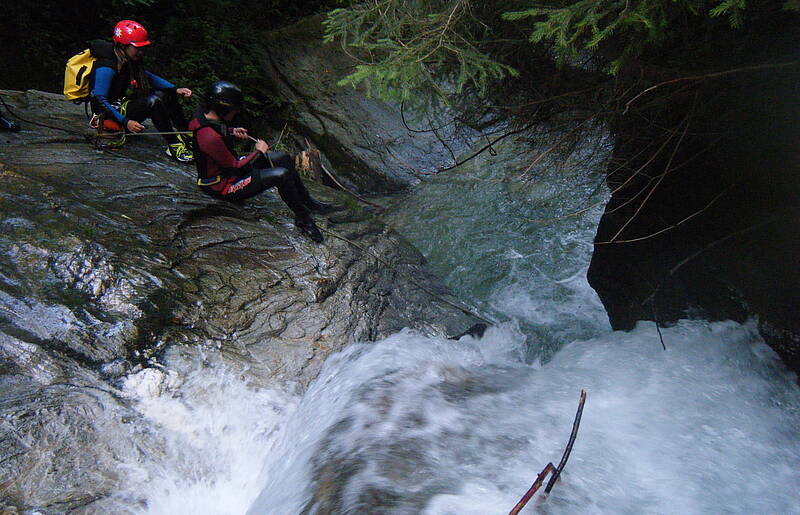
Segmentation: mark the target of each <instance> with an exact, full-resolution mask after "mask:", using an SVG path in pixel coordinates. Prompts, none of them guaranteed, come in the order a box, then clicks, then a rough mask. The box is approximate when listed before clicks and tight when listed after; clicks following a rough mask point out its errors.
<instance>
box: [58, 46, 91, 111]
mask: <svg viewBox="0 0 800 515" xmlns="http://www.w3.org/2000/svg"><path fill="white" fill-rule="evenodd" d="M94 62H95V58H94V57H92V53H91V52H89V49H88V48H87V49H86V50H84V51H83V52H80V53H77V54H75V55H73V56H72V57H70V58H69V61H67V67H66V69H65V70H64V96H65V97H67V100H82V99H84V98H86V97H88V96H89V75H90V74H91V73H92V66H93V65H94Z"/></svg>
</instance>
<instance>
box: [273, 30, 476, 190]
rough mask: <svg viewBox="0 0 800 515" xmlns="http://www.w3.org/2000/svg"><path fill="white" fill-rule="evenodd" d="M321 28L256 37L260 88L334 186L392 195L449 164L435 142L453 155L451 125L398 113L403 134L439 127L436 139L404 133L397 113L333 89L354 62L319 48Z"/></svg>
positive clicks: (331, 48)
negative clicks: (336, 181) (327, 165)
mask: <svg viewBox="0 0 800 515" xmlns="http://www.w3.org/2000/svg"><path fill="white" fill-rule="evenodd" d="M322 21H323V17H322V16H316V17H311V18H307V19H305V20H302V21H301V22H299V23H297V24H296V25H293V26H290V27H286V28H283V29H280V30H276V31H273V32H270V33H267V34H265V35H264V55H263V57H262V69H263V71H264V78H265V80H266V84H265V87H267V88H268V89H270V90H271V91H272V92H273V99H274V101H275V102H276V104H278V106H279V108H280V110H281V115H282V116H281V117H280V118H281V120H291V124H292V125H293V126H294V127H296V128H297V129H298V130H299V132H301V133H302V134H305V135H308V136H309V137H310V138H311V140H312V141H313V142H314V143H315V144H316V145H317V146H319V148H320V149H321V150H322V151H323V152H324V153H325V154H326V156H327V158H328V159H329V160H330V162H331V163H332V164H333V166H334V167H336V169H337V172H338V174H339V177H340V179H341V180H342V181H343V182H345V183H347V184H348V185H349V186H351V187H354V188H356V189H359V190H362V191H367V192H391V191H398V190H401V189H404V188H406V187H407V186H408V185H410V184H415V183H416V182H418V181H419V177H420V173H421V172H425V171H431V168H432V167H440V166H441V167H444V166H449V165H451V164H453V155H452V154H451V153H450V151H448V149H447V147H446V146H445V145H443V144H442V140H441V139H440V138H442V137H444V138H445V139H446V140H447V141H448V145H449V146H450V150H452V152H454V153H455V154H456V155H457V154H459V153H461V152H462V151H463V150H465V149H466V148H467V145H466V143H465V141H466V140H465V139H464V138H457V137H455V135H454V134H452V133H451V132H452V129H453V124H452V123H449V122H452V120H447V122H442V121H441V120H440V121H436V122H433V123H431V122H419V121H412V120H413V114H412V113H409V112H408V109H406V112H405V117H406V119H407V122H408V123H409V124H410V126H409V127H411V126H413V127H411V128H414V129H428V128H430V127H431V126H433V127H438V126H442V125H445V126H446V127H445V128H443V129H441V130H440V131H439V133H438V134H435V133H433V132H412V131H411V130H408V128H407V127H405V126H404V125H403V123H402V117H401V111H400V106H398V105H390V104H387V103H384V102H380V101H377V100H375V99H371V98H367V97H366V96H365V94H364V92H363V91H361V90H355V89H353V88H350V87H340V86H338V84H337V83H338V81H339V80H341V79H342V78H344V77H345V76H346V75H348V74H349V73H351V72H352V71H353V69H354V67H355V66H356V64H359V62H358V61H356V60H355V59H354V58H352V57H351V56H350V55H348V54H347V53H346V52H345V51H343V50H342V48H341V46H340V45H339V44H338V43H330V44H324V43H323V42H322ZM276 128H277V129H280V127H276Z"/></svg>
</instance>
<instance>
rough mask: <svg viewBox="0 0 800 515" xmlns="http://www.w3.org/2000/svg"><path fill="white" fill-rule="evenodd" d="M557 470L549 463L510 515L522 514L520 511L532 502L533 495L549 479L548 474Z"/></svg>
mask: <svg viewBox="0 0 800 515" xmlns="http://www.w3.org/2000/svg"><path fill="white" fill-rule="evenodd" d="M555 470H556V467H555V465H553V464H552V463H548V464H547V466H546V467H545V468H544V470H542V471H541V472H540V473H539V475H538V476H537V477H536V481H534V482H533V484H532V485H531V487H530V488H529V489H528V491H527V492H525V495H523V496H522V499H520V500H519V502H518V503H517V505H516V506H514V509H513V510H511V511H510V512H508V515H517V514H518V513H519V512H520V510H521V509H522V508H524V507H525V505H526V504H528V501H530V500H531V497H533V494H535V493H536V491H537V490H538V489H539V488H540V487H541V486H542V483H544V478H546V477H547V474H549V473H550V472H555Z"/></svg>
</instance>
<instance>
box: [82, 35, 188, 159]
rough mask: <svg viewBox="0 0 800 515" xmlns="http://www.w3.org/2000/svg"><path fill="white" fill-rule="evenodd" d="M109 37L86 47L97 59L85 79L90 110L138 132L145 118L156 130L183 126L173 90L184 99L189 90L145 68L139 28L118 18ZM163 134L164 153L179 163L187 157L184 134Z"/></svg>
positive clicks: (144, 39) (143, 40)
mask: <svg viewBox="0 0 800 515" xmlns="http://www.w3.org/2000/svg"><path fill="white" fill-rule="evenodd" d="M113 39H114V42H113V43H111V42H109V41H104V40H95V41H91V42H90V46H89V50H90V52H91V54H92V56H94V57H95V58H96V59H97V60H96V62H95V64H94V67H93V69H92V72H91V74H92V75H91V79H90V80H91V100H92V110H93V112H95V113H103V114H105V116H106V117H108V118H109V119H110V120H113V121H116V122H117V123H118V124H119V126H120V130H124V131H128V132H140V131H142V130H143V129H144V125H142V122H143V121H144V120H145V119H147V118H150V119H151V120H153V125H155V127H156V129H157V130H158V131H159V132H178V131H180V132H183V131H186V130H187V123H186V117H185V116H184V114H183V111H182V110H181V106H180V105H179V104H178V95H181V96H183V97H186V98H188V97H191V96H192V91H191V90H190V89H187V88H177V87H175V86H174V85H173V84H171V83H170V82H168V81H166V80H164V79H162V78H161V77H159V76H158V75H155V74H153V73H150V72H149V71H147V70H145V68H144V64H143V59H142V58H143V56H144V49H143V47H145V46H147V45H149V44H150V41H149V40H148V39H147V31H146V30H145V29H144V27H142V26H141V25H140V24H139V23H136V22H135V21H132V20H122V21H121V22H119V23H117V25H116V27H114V38H113ZM173 127H174V128H173ZM176 129H177V131H176ZM123 138H124V136H123ZM164 139H165V140H166V143H167V147H166V149H165V153H166V154H167V155H168V156H169V157H171V158H173V159H175V160H177V161H180V162H191V161H192V153H191V151H190V149H189V148H188V147H187V143H188V142H189V138H188V137H182V136H177V135H175V134H166V135H164ZM121 141H124V139H122V140H121Z"/></svg>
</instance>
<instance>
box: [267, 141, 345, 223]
mask: <svg viewBox="0 0 800 515" xmlns="http://www.w3.org/2000/svg"><path fill="white" fill-rule="evenodd" d="M267 160H268V161H269V162H271V163H272V164H271V165H270V166H278V167H282V168H286V169H287V170H288V172H289V177H290V178H291V180H292V182H293V183H294V187H295V188H296V189H297V192H298V193H299V196H300V198H302V200H303V204H304V205H305V206H306V207H307V208H308V209H309V210H310V211H312V212H314V213H320V214H325V213H330V212H331V211H335V210H336V208H335V207H333V206H331V205H330V204H326V203H324V202H320V201H318V200H315V199H314V198H313V197H311V193H309V191H308V189H307V188H306V185H305V184H303V180H302V179H301V178H300V174H299V173H297V169H296V168H295V165H294V158H293V157H292V156H290V155H289V154H287V153H286V152H267Z"/></svg>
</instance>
